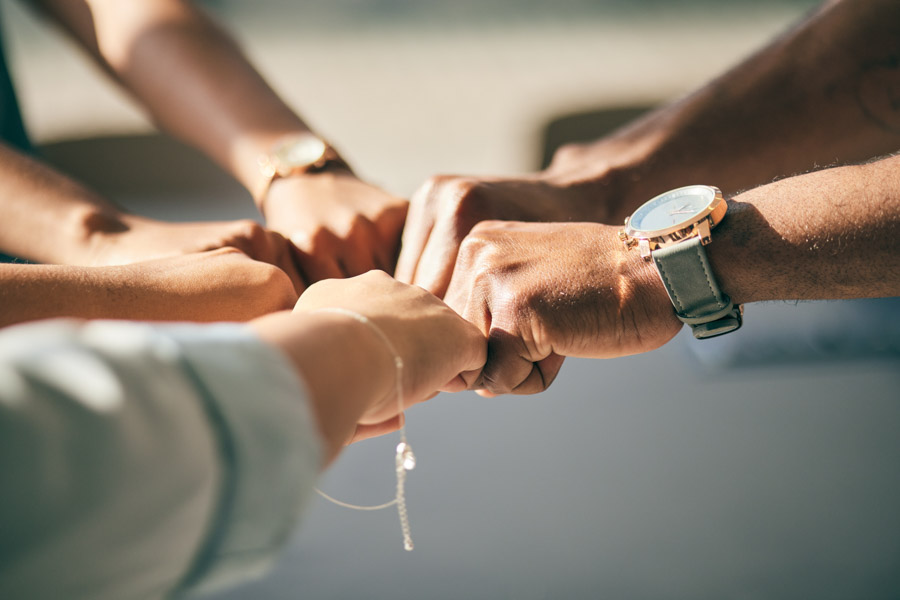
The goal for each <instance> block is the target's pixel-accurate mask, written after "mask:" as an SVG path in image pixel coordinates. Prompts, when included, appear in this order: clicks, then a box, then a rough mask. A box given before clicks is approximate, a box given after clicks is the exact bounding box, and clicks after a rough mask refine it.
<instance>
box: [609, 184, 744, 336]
mask: <svg viewBox="0 0 900 600" xmlns="http://www.w3.org/2000/svg"><path fill="white" fill-rule="evenodd" d="M727 210H728V204H727V203H726V202H725V198H724V197H723V196H722V192H721V191H719V189H718V188H716V187H712V186H708V185H689V186H686V187H681V188H677V189H674V190H670V191H668V192H666V193H664V194H660V195H659V196H656V197H655V198H652V199H650V200H648V201H647V202H645V203H644V204H643V205H642V206H641V207H640V208H638V209H637V210H636V211H634V213H633V214H632V215H631V216H630V217H628V218H627V219H625V229H623V230H622V231H620V232H619V238H620V239H621V240H622V242H623V243H624V244H625V247H626V248H628V249H631V248H634V247H637V248H638V249H639V250H640V252H641V256H642V257H643V258H644V260H646V261H651V260H652V261H653V263H654V265H655V266H656V269H657V271H658V272H659V276H660V279H662V282H663V285H664V286H665V288H666V292H667V293H668V294H669V299H670V300H671V301H672V304H673V306H674V307H675V314H676V315H677V316H678V318H679V319H681V321H683V322H684V323H687V324H688V325H690V326H691V329H692V330H693V333H694V337H696V338H699V339H702V338H711V337H715V336H717V335H722V334H725V333H731V332H732V331H735V330H737V329H739V328H740V326H741V324H742V323H743V307H742V306H741V305H737V306H735V305H734V303H732V301H731V298H729V297H728V295H727V294H725V293H724V292H722V290H721V289H719V284H718V283H717V282H716V278H715V276H714V275H713V272H712V269H711V268H710V265H709V260H708V259H707V257H706V250H705V249H704V248H703V247H704V246H705V245H707V244H709V243H710V241H711V240H712V229H713V228H714V227H715V226H716V225H718V224H719V223H721V222H722V219H723V218H724V217H725V212H726V211H727Z"/></svg>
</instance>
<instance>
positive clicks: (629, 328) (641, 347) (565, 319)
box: [445, 221, 682, 394]
mask: <svg viewBox="0 0 900 600" xmlns="http://www.w3.org/2000/svg"><path fill="white" fill-rule="evenodd" d="M445 299H446V301H447V304H448V305H449V306H450V307H451V308H453V309H455V310H456V311H457V312H459V313H460V314H461V315H463V316H464V317H465V318H466V319H467V320H469V321H471V322H472V323H474V324H475V325H476V326H477V327H478V328H479V329H480V330H481V331H482V332H483V333H484V334H485V335H486V336H487V337H488V359H487V363H486V364H485V366H484V369H483V371H482V381H481V382H480V383H481V384H482V385H483V387H484V388H485V389H486V390H487V392H489V393H491V394H501V393H507V392H512V393H515V394H532V393H536V392H540V391H543V390H544V389H546V388H547V387H548V386H549V385H550V383H551V382H552V381H553V379H554V378H555V377H556V374H557V373H558V372H559V369H560V367H561V366H562V362H563V357H565V356H580V357H592V358H610V357H615V356H623V355H627V354H635V353H639V352H646V351H648V350H652V349H654V348H657V347H659V346H662V345H663V344H665V343H666V342H667V341H669V340H670V339H671V338H672V337H673V336H674V335H675V334H676V333H678V331H679V330H680V329H681V327H682V323H681V322H680V321H679V320H678V319H677V318H676V317H675V313H674V311H673V310H672V304H671V302H670V301H669V298H668V296H667V295H666V291H665V289H664V288H663V286H662V283H661V282H660V281H659V277H658V276H657V274H656V272H655V269H654V267H653V265H652V264H650V263H646V262H644V261H643V260H642V259H641V257H640V255H639V253H638V252H636V251H632V252H629V251H627V250H625V248H624V247H623V245H622V244H621V242H620V241H619V239H618V236H617V229H616V228H615V227H610V226H607V225H598V224H593V223H569V224H563V223H518V222H503V221H485V222H482V223H480V224H478V225H476V226H475V227H474V228H473V230H472V232H471V233H470V234H469V235H468V236H467V237H466V238H465V240H464V241H463V243H462V245H461V247H460V251H459V256H458V258H457V260H456V267H455V269H454V271H453V278H452V280H451V282H450V286H449V289H448V291H447V295H446V298H445Z"/></svg>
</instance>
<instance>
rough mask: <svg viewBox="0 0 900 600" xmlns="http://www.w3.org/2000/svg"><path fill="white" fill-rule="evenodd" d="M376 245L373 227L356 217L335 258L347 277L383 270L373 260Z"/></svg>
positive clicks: (376, 240)
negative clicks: (373, 270)
mask: <svg viewBox="0 0 900 600" xmlns="http://www.w3.org/2000/svg"><path fill="white" fill-rule="evenodd" d="M378 243H379V240H378V236H377V232H376V230H375V225H374V224H373V223H372V222H371V221H369V220H368V219H366V218H365V217H362V216H357V217H356V218H355V219H354V223H353V226H352V227H351V229H350V233H349V234H348V236H347V238H346V239H345V240H343V244H342V245H341V250H340V252H339V255H338V256H337V261H338V263H339V265H341V266H342V267H343V270H344V272H345V273H346V274H347V276H348V277H354V276H356V275H362V274H363V273H368V272H369V271H371V270H372V269H379V270H382V271H383V270H384V269H383V268H382V267H381V266H380V265H379V264H378V261H377V260H376V258H375V256H376V255H375V249H376V248H377V246H378Z"/></svg>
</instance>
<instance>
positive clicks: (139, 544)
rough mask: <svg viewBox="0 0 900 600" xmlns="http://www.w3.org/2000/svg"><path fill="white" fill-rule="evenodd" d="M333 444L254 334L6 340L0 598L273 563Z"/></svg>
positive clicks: (156, 592)
mask: <svg viewBox="0 0 900 600" xmlns="http://www.w3.org/2000/svg"><path fill="white" fill-rule="evenodd" d="M320 460H321V443H320V440H319V438H318V435H317V433H316V429H315V427H314V424H313V421H312V417H311V415H310V412H309V408H308V406H307V403H306V400H305V392H304V390H303V388H302V384H301V382H300V381H299V380H298V379H297V376H296V375H295V373H294V370H293V369H292V368H291V366H290V365H289V363H288V362H287V359H286V358H285V357H284V356H282V355H281V354H280V353H279V352H278V351H277V350H275V349H273V348H270V347H268V346H267V345H265V344H264V343H262V342H261V341H260V340H259V339H257V338H256V337H255V336H254V335H252V334H251V333H250V332H249V330H247V329H246V328H244V327H242V326H240V325H231V324H229V325H213V326H209V325H207V326H202V325H145V324H135V323H125V322H112V321H107V322H103V321H96V322H92V323H87V324H84V323H76V322H72V321H49V322H43V323H38V324H31V325H23V326H18V327H12V328H7V329H5V330H3V331H2V332H0V598H91V599H98V598H117V599H127V598H147V597H151V598H152V597H163V596H166V595H169V594H171V593H172V592H173V591H175V590H179V589H185V588H191V589H204V590H207V589H211V588H215V587H221V586H223V585H226V584H227V583H229V582H232V581H235V580H239V579H244V578H247V577H251V576H254V575H257V574H259V573H261V572H262V571H264V570H265V568H266V567H267V566H268V565H269V564H271V562H272V561H273V560H274V557H275V556H276V555H277V553H278V551H279V549H280V548H281V546H282V545H283V544H284V542H285V540H286V538H287V536H288V535H289V534H290V532H291V530H292V529H293V527H294V526H295V524H296V520H297V516H298V514H299V513H300V511H301V510H302V507H303V505H304V504H305V503H306V502H307V500H308V498H309V496H310V494H311V492H312V487H313V485H314V482H315V478H316V475H317V473H318V470H319V465H320Z"/></svg>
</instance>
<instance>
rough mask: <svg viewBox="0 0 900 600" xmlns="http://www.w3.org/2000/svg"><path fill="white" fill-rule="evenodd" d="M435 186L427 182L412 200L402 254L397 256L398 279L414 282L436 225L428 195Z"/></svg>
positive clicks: (396, 270) (402, 244) (403, 238)
mask: <svg viewBox="0 0 900 600" xmlns="http://www.w3.org/2000/svg"><path fill="white" fill-rule="evenodd" d="M433 187H434V185H433V184H431V183H427V184H425V185H424V186H422V187H421V188H419V191H417V192H416V193H415V194H414V195H413V197H412V200H411V201H410V204H409V211H408V213H407V215H406V225H405V227H404V228H403V236H402V238H401V243H400V255H399V256H398V257H397V268H396V269H395V271H394V275H395V276H396V278H397V280H398V281H402V282H404V283H412V281H413V278H414V277H415V275H416V269H417V267H418V265H419V257H420V256H421V254H422V251H423V250H424V249H425V244H426V243H428V237H429V236H430V235H431V230H432V228H433V227H434V214H433V213H432V211H431V210H430V205H429V203H428V195H429V194H430V193H431V190H432V189H433Z"/></svg>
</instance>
